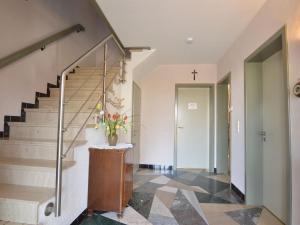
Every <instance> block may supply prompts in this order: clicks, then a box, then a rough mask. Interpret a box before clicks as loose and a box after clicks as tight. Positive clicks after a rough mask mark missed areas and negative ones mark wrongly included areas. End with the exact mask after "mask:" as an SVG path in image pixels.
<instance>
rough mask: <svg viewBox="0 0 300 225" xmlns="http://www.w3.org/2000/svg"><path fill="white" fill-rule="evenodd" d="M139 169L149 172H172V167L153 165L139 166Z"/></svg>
mask: <svg viewBox="0 0 300 225" xmlns="http://www.w3.org/2000/svg"><path fill="white" fill-rule="evenodd" d="M139 168H141V169H151V170H173V166H166V165H153V164H140V165H139Z"/></svg>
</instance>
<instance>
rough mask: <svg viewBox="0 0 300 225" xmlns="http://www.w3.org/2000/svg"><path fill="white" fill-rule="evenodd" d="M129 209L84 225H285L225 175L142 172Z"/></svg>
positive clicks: (135, 177)
mask: <svg viewBox="0 0 300 225" xmlns="http://www.w3.org/2000/svg"><path fill="white" fill-rule="evenodd" d="M129 205H130V206H129V207H127V208H126V210H125V212H124V216H123V218H118V217H117V214H116V213H113V212H108V213H103V214H95V215H93V216H92V217H87V218H85V220H84V221H83V222H82V224H81V225H100V224H101V225H123V224H126V225H283V224H282V223H281V222H280V221H278V219H276V218H275V217H274V215H272V214H271V213H270V212H269V211H268V210H266V209H263V208H261V207H257V206H249V205H245V204H244V203H243V202H242V201H241V200H240V198H239V197H238V196H237V195H236V194H235V193H234V192H232V191H231V190H230V185H229V184H228V181H227V180H226V177H224V175H220V174H219V175H215V174H213V173H209V172H203V171H194V170H192V171H190V170H177V171H174V172H171V171H169V172H168V173H165V172H163V171H162V172H160V171H152V170H139V171H138V172H137V173H136V174H135V175H134V192H133V196H132V199H131V200H130V202H129ZM0 225H1V223H0Z"/></svg>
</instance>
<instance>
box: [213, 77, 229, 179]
mask: <svg viewBox="0 0 300 225" xmlns="http://www.w3.org/2000/svg"><path fill="white" fill-rule="evenodd" d="M226 80H227V81H228V84H229V86H230V90H229V91H228V100H230V101H228V106H229V107H232V83H231V72H229V73H227V75H225V76H224V77H223V78H222V79H220V80H219V81H218V83H217V88H216V90H217V92H218V88H219V85H221V84H222V83H224V81H226ZM216 106H217V107H216V115H217V116H216V137H217V139H216V145H217V146H216V172H218V164H217V163H218V161H217V157H218V146H219V141H218V134H219V132H218V129H219V123H218V119H217V117H218V109H219V101H218V93H217V97H216ZM229 110H230V111H231V109H229V108H228V113H229V123H230V127H229V130H228V142H229V143H228V148H229V149H228V151H229V155H230V158H229V160H228V164H229V167H228V169H229V171H230V174H228V175H229V181H230V183H231V159H232V134H231V131H232V112H230V111H229ZM229 171H228V172H229Z"/></svg>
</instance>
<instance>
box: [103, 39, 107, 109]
mask: <svg viewBox="0 0 300 225" xmlns="http://www.w3.org/2000/svg"><path fill="white" fill-rule="evenodd" d="M107 50H108V49H107V42H106V43H105V44H104V64H103V81H102V90H103V99H102V108H103V111H104V112H105V111H106V76H107Z"/></svg>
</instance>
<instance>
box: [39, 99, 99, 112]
mask: <svg viewBox="0 0 300 225" xmlns="http://www.w3.org/2000/svg"><path fill="white" fill-rule="evenodd" d="M96 103H97V101H91V102H87V103H86V104H85V105H84V106H83V107H82V104H66V105H65V112H78V111H79V109H80V108H81V107H82V110H81V112H91V111H92V110H93V109H94V108H95V106H96ZM39 108H41V109H53V110H54V109H56V110H57V109H58V104H53V105H49V104H45V105H44V104H42V105H40V107H39Z"/></svg>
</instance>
